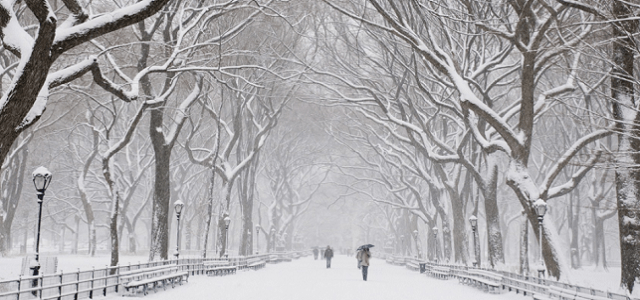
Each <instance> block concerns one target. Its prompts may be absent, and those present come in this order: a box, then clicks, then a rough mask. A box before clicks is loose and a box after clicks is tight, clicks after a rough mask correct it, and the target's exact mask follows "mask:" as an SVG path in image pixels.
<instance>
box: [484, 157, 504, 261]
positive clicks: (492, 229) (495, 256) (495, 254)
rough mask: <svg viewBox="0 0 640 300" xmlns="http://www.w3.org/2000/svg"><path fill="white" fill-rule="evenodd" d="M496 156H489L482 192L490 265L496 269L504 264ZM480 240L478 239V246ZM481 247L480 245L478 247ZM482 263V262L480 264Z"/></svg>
mask: <svg viewBox="0 0 640 300" xmlns="http://www.w3.org/2000/svg"><path fill="white" fill-rule="evenodd" d="M494 155H496V154H489V155H487V162H488V163H487V171H488V172H487V175H488V176H487V177H488V178H487V179H486V181H485V182H486V185H485V187H484V188H483V189H481V190H482V192H483V198H484V211H485V215H486V218H485V219H486V222H487V245H488V246H489V257H488V258H489V264H490V266H491V268H494V267H495V266H496V265H497V264H504V249H503V245H502V231H501V230H500V209H499V208H498V165H497V164H496V161H495V158H494V157H493V156H494ZM479 243H480V240H479V239H478V244H479ZM478 247H479V245H478ZM478 263H480V262H478Z"/></svg>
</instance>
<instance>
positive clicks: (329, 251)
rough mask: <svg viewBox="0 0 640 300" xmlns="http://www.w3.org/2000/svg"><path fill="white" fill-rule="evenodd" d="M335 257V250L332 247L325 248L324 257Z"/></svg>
mask: <svg viewBox="0 0 640 300" xmlns="http://www.w3.org/2000/svg"><path fill="white" fill-rule="evenodd" d="M332 257H333V250H332V249H331V248H327V249H325V250H324V258H326V259H331V258H332Z"/></svg>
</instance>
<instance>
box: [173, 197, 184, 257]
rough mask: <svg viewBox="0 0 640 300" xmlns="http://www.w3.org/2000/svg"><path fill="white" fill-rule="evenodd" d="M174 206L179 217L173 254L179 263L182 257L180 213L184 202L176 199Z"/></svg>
mask: <svg viewBox="0 0 640 300" xmlns="http://www.w3.org/2000/svg"><path fill="white" fill-rule="evenodd" d="M173 207H174V208H175V210H176V218H177V219H178V226H177V227H178V228H176V252H175V253H174V254H173V255H175V256H176V264H178V258H180V214H181V213H182V208H183V207H184V202H182V201H181V200H176V202H174V203H173Z"/></svg>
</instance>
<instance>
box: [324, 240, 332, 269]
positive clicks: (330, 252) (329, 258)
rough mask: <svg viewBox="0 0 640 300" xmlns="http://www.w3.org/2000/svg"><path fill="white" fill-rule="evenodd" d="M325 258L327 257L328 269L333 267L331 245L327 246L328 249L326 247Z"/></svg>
mask: <svg viewBox="0 0 640 300" xmlns="http://www.w3.org/2000/svg"><path fill="white" fill-rule="evenodd" d="M324 258H326V259H327V269H329V268H331V258H333V250H332V249H331V247H330V246H327V249H324Z"/></svg>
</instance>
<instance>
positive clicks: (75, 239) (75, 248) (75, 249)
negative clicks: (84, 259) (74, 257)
mask: <svg viewBox="0 0 640 300" xmlns="http://www.w3.org/2000/svg"><path fill="white" fill-rule="evenodd" d="M80 220H81V219H80V217H78V215H76V216H75V221H76V232H74V234H73V248H72V249H71V254H78V243H79V242H80Z"/></svg>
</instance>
